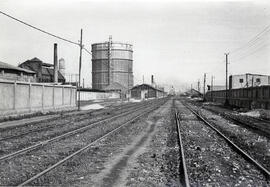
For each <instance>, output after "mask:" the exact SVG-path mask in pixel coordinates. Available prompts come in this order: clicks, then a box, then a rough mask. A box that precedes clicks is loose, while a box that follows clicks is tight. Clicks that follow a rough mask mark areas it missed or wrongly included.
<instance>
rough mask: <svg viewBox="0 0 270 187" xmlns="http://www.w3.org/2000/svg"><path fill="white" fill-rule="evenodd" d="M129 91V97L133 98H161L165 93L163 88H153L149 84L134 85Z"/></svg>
mask: <svg viewBox="0 0 270 187" xmlns="http://www.w3.org/2000/svg"><path fill="white" fill-rule="evenodd" d="M130 92H131V98H134V99H148V98H161V97H164V96H165V94H166V93H165V92H164V90H161V89H158V88H155V87H153V86H151V85H149V84H141V85H136V86H134V87H133V88H132V89H131V90H130Z"/></svg>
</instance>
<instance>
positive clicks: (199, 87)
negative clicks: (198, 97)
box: [198, 79, 201, 92]
mask: <svg viewBox="0 0 270 187" xmlns="http://www.w3.org/2000/svg"><path fill="white" fill-rule="evenodd" d="M200 91H201V90H200V79H199V80H198V92H200Z"/></svg>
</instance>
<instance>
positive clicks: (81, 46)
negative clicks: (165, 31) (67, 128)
mask: <svg viewBox="0 0 270 187" xmlns="http://www.w3.org/2000/svg"><path fill="white" fill-rule="evenodd" d="M82 35H83V30H82V29H81V40H80V58H79V85H78V87H79V95H78V110H80V109H81V104H80V101H81V94H80V87H81V69H82V48H83V45H82Z"/></svg>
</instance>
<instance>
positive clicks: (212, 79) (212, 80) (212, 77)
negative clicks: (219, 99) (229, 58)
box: [210, 75, 214, 101]
mask: <svg viewBox="0 0 270 187" xmlns="http://www.w3.org/2000/svg"><path fill="white" fill-rule="evenodd" d="M213 82H214V76H213V75H212V76H211V89H210V91H211V101H213V86H214V85H213V84H214V83H213Z"/></svg>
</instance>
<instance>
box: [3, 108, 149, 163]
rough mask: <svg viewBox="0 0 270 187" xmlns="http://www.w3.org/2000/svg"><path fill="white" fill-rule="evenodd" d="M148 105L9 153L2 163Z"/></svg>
mask: <svg viewBox="0 0 270 187" xmlns="http://www.w3.org/2000/svg"><path fill="white" fill-rule="evenodd" d="M148 104H149V103H146V104H143V105H142V106H141V105H139V106H136V107H135V108H131V109H130V110H128V111H126V112H124V113H121V114H117V115H114V116H112V117H107V118H105V119H101V120H98V121H95V122H93V123H90V124H87V125H83V126H81V127H78V128H75V129H72V130H69V131H67V132H65V133H61V134H60V135H57V136H54V137H53V138H49V139H46V140H43V141H41V142H39V143H36V144H34V145H31V146H29V147H26V148H23V149H20V150H18V151H15V152H12V153H9V154H7V155H4V156H1V157H0V161H3V160H6V159H9V158H12V157H14V156H17V155H20V154H22V153H27V152H29V151H32V150H34V149H37V148H39V147H42V146H44V145H47V144H49V143H53V142H55V141H58V140H61V139H63V138H66V137H68V136H71V135H75V134H77V133H79V132H82V131H84V130H87V129H89V128H91V127H93V126H95V125H98V124H100V123H104V122H108V121H110V120H114V119H116V118H119V117H122V116H125V115H128V114H131V113H134V112H137V111H140V110H141V109H143V108H145V107H146V106H147V105H148ZM27 134H29V133H27ZM22 135H24V133H23V134H22ZM14 137H16V136H14ZM8 139H9V138H8Z"/></svg>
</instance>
